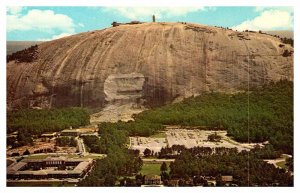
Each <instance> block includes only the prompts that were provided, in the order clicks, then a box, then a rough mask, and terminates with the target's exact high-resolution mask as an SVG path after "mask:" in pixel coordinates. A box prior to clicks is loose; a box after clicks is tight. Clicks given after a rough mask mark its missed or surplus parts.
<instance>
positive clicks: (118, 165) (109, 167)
mask: <svg viewBox="0 0 300 193" xmlns="http://www.w3.org/2000/svg"><path fill="white" fill-rule="evenodd" d="M104 124H105V123H104ZM102 126H103V125H102ZM99 133H100V139H99V138H98V137H96V136H85V137H83V139H84V143H85V144H86V145H87V147H88V148H89V149H90V152H95V153H105V154H107V157H106V158H104V159H102V160H97V162H96V165H95V167H94V168H93V171H92V172H91V174H90V175H89V176H88V177H87V178H85V179H84V180H82V181H81V182H79V184H78V186H114V185H115V183H116V181H117V179H118V178H119V177H121V176H132V175H134V174H136V173H137V172H138V171H140V170H141V167H142V165H143V161H142V160H141V158H140V157H139V151H138V150H128V149H127V148H126V147H125V143H126V141H127V140H128V133H127V131H126V130H119V129H116V128H110V127H103V128H102V129H100V130H99Z"/></svg>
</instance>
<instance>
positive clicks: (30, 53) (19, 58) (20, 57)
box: [6, 45, 38, 63]
mask: <svg viewBox="0 0 300 193" xmlns="http://www.w3.org/2000/svg"><path fill="white" fill-rule="evenodd" d="M37 49H38V45H34V46H30V47H29V48H26V49H24V50H21V51H17V52H15V53H12V54H11V55H7V57H6V59H7V62H9V61H12V60H15V61H16V62H28V63H29V62H33V61H34V60H35V59H37Z"/></svg>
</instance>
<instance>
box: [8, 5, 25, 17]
mask: <svg viewBox="0 0 300 193" xmlns="http://www.w3.org/2000/svg"><path fill="white" fill-rule="evenodd" d="M22 10H23V7H20V6H14V7H7V8H6V11H7V13H9V14H13V15H17V14H20V13H21V12H22Z"/></svg>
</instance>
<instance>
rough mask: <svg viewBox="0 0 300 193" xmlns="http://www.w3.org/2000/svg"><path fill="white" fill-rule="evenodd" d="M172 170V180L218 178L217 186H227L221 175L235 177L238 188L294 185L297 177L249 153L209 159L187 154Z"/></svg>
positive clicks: (172, 166)
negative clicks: (198, 177) (195, 177)
mask: <svg viewBox="0 0 300 193" xmlns="http://www.w3.org/2000/svg"><path fill="white" fill-rule="evenodd" d="M170 169H171V171H170V176H171V178H193V177H194V176H216V180H217V186H223V185H224V184H222V182H221V181H220V179H219V178H218V177H220V176H221V175H230V176H233V183H234V184H237V185H238V186H273V185H274V184H276V185H278V186H293V176H290V174H289V173H286V171H285V170H284V169H278V168H275V167H274V165H272V164H268V163H266V162H265V161H263V160H261V159H258V158H257V157H256V156H255V155H254V154H252V153H248V152H246V151H242V152H240V153H237V152H236V153H234V152H231V153H230V154H218V155H217V154H213V155H209V156H205V157H202V156H201V157H198V156H196V155H194V154H193V153H192V152H190V151H183V152H182V153H181V154H180V155H179V156H178V157H177V158H176V159H175V162H173V163H171V164H170ZM248 176H249V178H248Z"/></svg>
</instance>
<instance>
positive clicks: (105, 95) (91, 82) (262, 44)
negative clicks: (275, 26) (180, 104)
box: [7, 23, 293, 116]
mask: <svg viewBox="0 0 300 193" xmlns="http://www.w3.org/2000/svg"><path fill="white" fill-rule="evenodd" d="M33 50H34V52H33V53H31V54H29V55H28V57H27V56H24V53H25V52H24V53H21V54H20V55H16V56H15V57H14V58H15V59H14V60H11V61H9V62H8V64H7V85H8V87H7V88H8V95H7V97H8V98H7V102H8V108H9V109H13V108H24V107H42V108H45V107H62V106H64V107H66V106H82V107H88V108H103V107H104V108H106V109H107V108H108V109H109V107H110V106H117V107H118V106H122V105H124V104H125V105H129V106H130V108H133V109H143V108H144V107H154V106H160V105H162V104H166V103H171V102H172V101H174V100H177V99H182V98H186V97H190V96H193V95H199V94H201V93H203V92H207V91H222V92H236V91H240V90H245V89H248V86H249V87H257V86H261V85H264V84H265V83H268V82H270V81H278V80H280V79H288V80H293V48H292V47H291V46H290V45H287V44H283V43H282V42H281V41H280V39H278V38H276V37H273V36H270V35H266V34H259V33H253V32H236V31H232V30H230V29H223V28H217V27H211V26H204V25H199V24H190V23H143V24H136V25H121V26H118V27H111V28H107V29H103V30H96V31H91V32H85V33H80V34H77V35H73V36H69V37H65V38H61V39H57V40H53V41H49V42H44V43H41V44H39V45H38V47H37V49H36V50H35V49H33ZM25 55H26V53H25ZM18 57H25V58H26V57H27V58H26V60H24V61H30V62H22V61H23V60H22V58H18ZM28 59H29V60H28ZM248 75H249V76H248ZM100 116H101V115H100Z"/></svg>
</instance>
